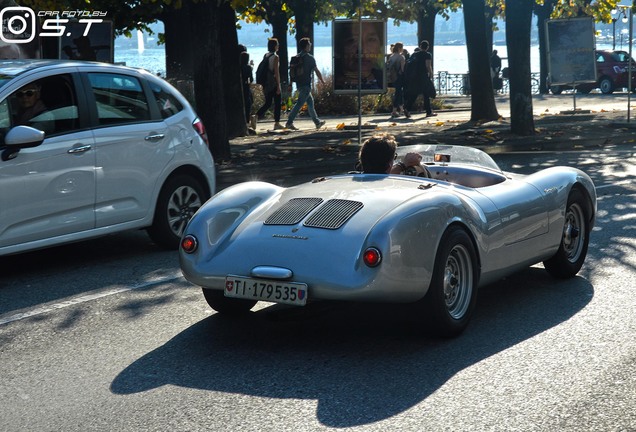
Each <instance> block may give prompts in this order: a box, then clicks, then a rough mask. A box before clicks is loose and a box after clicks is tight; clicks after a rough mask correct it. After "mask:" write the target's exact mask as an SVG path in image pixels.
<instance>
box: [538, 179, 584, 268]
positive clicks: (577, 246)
mask: <svg viewBox="0 0 636 432" xmlns="http://www.w3.org/2000/svg"><path fill="white" fill-rule="evenodd" d="M590 219H591V215H590V210H589V206H588V203H587V201H586V199H585V197H584V195H583V192H581V190H580V189H578V188H574V189H572V191H570V195H569V196H568V202H567V205H566V208H565V221H564V224H563V235H562V237H561V244H560V245H559V249H558V250H557V252H556V253H555V254H554V256H552V258H550V259H548V260H546V261H544V262H543V266H544V267H545V269H546V271H547V272H548V273H549V274H550V275H551V276H553V277H556V278H561V279H565V278H571V277H574V276H575V275H576V274H577V273H578V272H579V270H581V267H582V266H583V262H584V261H585V257H586V255H587V248H588V246H589V243H590V227H591V224H590Z"/></svg>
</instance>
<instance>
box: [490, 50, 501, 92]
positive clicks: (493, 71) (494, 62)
mask: <svg viewBox="0 0 636 432" xmlns="http://www.w3.org/2000/svg"><path fill="white" fill-rule="evenodd" d="M500 71H501V57H499V56H498V55H497V50H493V51H492V55H491V56H490V77H491V78H492V87H493V89H495V90H501V88H502V87H503V80H502V79H501V78H500V77H499V72H500Z"/></svg>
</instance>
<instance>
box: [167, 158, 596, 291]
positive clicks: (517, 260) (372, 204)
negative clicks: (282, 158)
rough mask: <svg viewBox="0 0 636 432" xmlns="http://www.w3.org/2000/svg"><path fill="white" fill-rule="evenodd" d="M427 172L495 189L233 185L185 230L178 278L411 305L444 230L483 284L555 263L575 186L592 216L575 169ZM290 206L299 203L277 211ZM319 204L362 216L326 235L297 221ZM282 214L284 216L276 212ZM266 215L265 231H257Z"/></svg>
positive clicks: (364, 182) (393, 181) (356, 183)
mask: <svg viewBox="0 0 636 432" xmlns="http://www.w3.org/2000/svg"><path fill="white" fill-rule="evenodd" d="M433 147H435V146H433ZM433 150H434V149H433ZM445 150H446V151H448V148H447V147H445ZM406 151H409V149H408V148H404V149H402V152H406ZM420 151H421V149H420ZM453 151H459V152H461V148H457V147H454V148H453ZM470 151H471V152H472V151H475V149H470ZM477 151H478V150H477ZM483 155H484V156H485V157H486V158H488V159H490V158H489V157H488V156H487V155H485V154H483ZM425 159H426V157H425ZM492 163H493V164H494V162H492ZM428 168H429V170H430V171H431V174H432V175H433V177H435V176H436V174H435V173H437V174H439V173H441V172H447V173H448V175H451V174H453V169H454V168H458V169H459V170H460V171H461V170H463V172H464V173H468V178H469V181H468V182H470V181H475V179H476V178H478V177H479V173H483V175H484V176H483V178H490V179H492V178H497V180H496V182H491V181H490V180H488V182H491V183H496V184H490V185H487V186H480V187H467V186H464V185H460V184H457V183H450V182H448V181H445V180H438V179H435V178H431V179H428V178H418V177H408V176H398V175H376V174H351V175H343V176H334V177H326V178H324V179H318V180H315V181H314V182H311V183H306V184H302V185H299V186H296V187H291V188H287V189H284V188H280V187H277V186H274V185H271V184H267V183H262V182H249V183H243V184H239V185H236V186H233V187H231V188H228V189H226V190H224V191H222V192H221V193H219V194H217V195H216V196H215V197H213V198H212V199H211V200H210V201H208V202H207V203H206V204H205V205H204V206H203V207H202V208H201V209H200V210H199V212H197V214H196V215H195V216H194V217H193V219H192V220H191V221H190V224H189V226H188V228H187V229H186V234H192V235H194V236H195V237H196V238H197V239H198V241H199V247H198V250H197V251H196V252H194V253H193V254H186V253H184V252H183V251H180V262H181V268H182V271H183V274H184V276H185V277H186V278H187V279H188V280H190V281H191V282H193V283H195V284H197V285H200V286H202V287H204V288H210V289H219V290H221V289H223V287H224V282H225V277H226V276H227V275H230V274H232V275H243V276H248V277H249V276H251V277H259V276H260V274H259V273H258V272H257V271H255V269H261V270H260V271H261V272H262V269H263V268H270V269H280V270H281V271H280V274H286V275H289V274H291V277H289V278H288V279H287V280H289V281H293V282H300V283H306V284H307V285H308V289H309V295H308V297H309V299H321V300H357V301H384V302H410V301H415V300H418V299H420V298H422V297H423V296H424V295H425V294H426V291H427V290H428V286H429V284H430V279H431V275H432V272H433V268H434V262H435V255H436V252H437V250H438V248H439V245H440V242H441V240H442V236H443V234H444V232H445V231H446V229H447V228H448V227H449V226H450V225H451V224H460V225H462V226H463V227H464V228H465V229H466V230H467V231H468V232H469V234H470V235H471V236H472V238H473V240H474V242H475V245H476V249H477V252H478V257H479V266H480V284H481V285H484V284H487V283H490V282H492V281H494V280H497V279H499V278H501V277H504V276H506V275H508V274H510V273H512V272H514V271H517V270H519V269H521V268H523V267H526V266H529V265H533V264H535V263H538V262H541V261H543V260H545V259H547V258H549V257H551V256H552V255H554V253H555V252H556V251H557V249H558V247H559V244H560V242H561V238H562V234H563V224H564V214H565V207H566V203H567V198H568V194H569V191H570V190H571V189H572V188H573V187H575V185H578V186H577V187H581V188H583V190H584V191H585V192H586V194H587V196H588V197H589V199H590V202H591V203H593V205H592V206H591V207H592V208H593V213H594V214H595V212H596V194H595V190H594V185H593V183H592V181H591V180H590V178H589V177H588V176H587V175H586V174H585V173H583V172H582V171H580V170H577V169H574V168H569V167H557V168H551V169H547V170H543V171H540V172H538V173H536V174H533V175H530V176H519V175H512V174H507V173H503V172H501V171H500V170H498V168H496V165H495V167H494V168H493V167H492V166H485V165H481V166H473V167H469V166H467V165H465V164H455V165H454V164H453V163H449V164H435V163H431V162H429V165H428ZM493 175H494V177H492V176H493ZM488 182H487V183H488ZM307 199H312V200H314V201H312V202H309V201H308V200H307ZM293 200H300V201H297V203H298V205H289V204H287V203H290V202H294V203H296V201H293ZM303 200H304V201H303ZM330 200H342V201H343V202H352V203H359V204H361V208H360V209H359V210H357V211H355V212H354V213H353V214H349V213H351V212H349V213H347V215H346V217H347V218H348V219H346V221H345V222H344V223H343V224H342V225H341V226H340V227H339V228H337V229H326V228H316V227H315V226H313V225H314V224H313V223H307V222H308V221H309V220H310V219H312V217H314V216H315V215H316V214H318V213H319V212H320V210H321V208H323V207H324V206H326V205H327V203H329V202H330ZM317 201H319V203H318V204H317V205H315V203H316V202H317ZM286 204H287V207H283V206H285V205H286ZM304 207H306V208H304ZM281 208H283V209H285V211H286V212H287V213H288V214H283V215H281V214H279V213H280V212H281V211H282V210H281ZM277 212H278V213H277ZM304 213H306V214H304ZM336 216H338V215H334V217H336ZM285 217H287V220H286V219H285ZM299 217H300V220H299V221H297V219H298V218H299ZM268 218H270V221H271V220H274V223H266V222H267V221H268ZM314 219H319V218H316V217H314ZM281 221H285V222H281ZM591 223H593V220H592V221H591ZM368 247H375V248H377V249H379V250H380V251H381V253H382V262H381V263H380V265H378V266H377V267H374V268H370V267H367V266H366V265H365V264H364V263H363V261H362V254H363V252H364V251H365V250H366V249H367V248H368ZM274 273H275V272H274V271H272V274H274Z"/></svg>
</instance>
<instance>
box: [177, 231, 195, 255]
mask: <svg viewBox="0 0 636 432" xmlns="http://www.w3.org/2000/svg"><path fill="white" fill-rule="evenodd" d="M198 246H199V242H198V240H197V238H196V237H195V236H193V235H191V234H188V235H187V236H185V237H183V239H181V249H183V251H184V252H185V253H188V254H191V253H193V252H194V251H196V250H197V247H198Z"/></svg>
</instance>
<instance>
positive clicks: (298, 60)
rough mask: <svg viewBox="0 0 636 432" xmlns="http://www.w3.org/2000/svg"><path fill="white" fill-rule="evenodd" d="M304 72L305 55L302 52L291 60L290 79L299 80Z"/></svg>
mask: <svg viewBox="0 0 636 432" xmlns="http://www.w3.org/2000/svg"><path fill="white" fill-rule="evenodd" d="M303 73H304V68H303V56H302V54H296V55H295V56H293V57H292V58H291V60H290V61H289V79H290V81H291V82H298V78H300V77H301V76H302V75H303Z"/></svg>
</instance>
